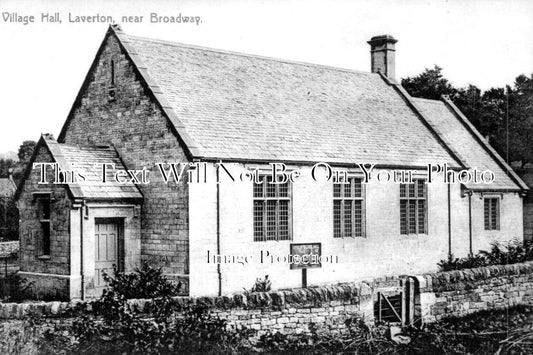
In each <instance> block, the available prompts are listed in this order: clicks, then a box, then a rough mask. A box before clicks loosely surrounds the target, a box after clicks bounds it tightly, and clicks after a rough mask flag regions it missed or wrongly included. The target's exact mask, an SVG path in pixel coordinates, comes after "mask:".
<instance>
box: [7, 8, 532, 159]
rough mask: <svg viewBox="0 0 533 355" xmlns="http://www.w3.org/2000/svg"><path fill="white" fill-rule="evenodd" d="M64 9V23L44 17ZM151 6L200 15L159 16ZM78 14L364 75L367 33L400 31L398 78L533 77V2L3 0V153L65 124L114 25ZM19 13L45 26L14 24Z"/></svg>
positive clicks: (458, 81) (491, 83) (151, 33)
mask: <svg viewBox="0 0 533 355" xmlns="http://www.w3.org/2000/svg"><path fill="white" fill-rule="evenodd" d="M56 12H58V13H59V16H60V19H61V20H62V22H61V23H51V22H46V21H45V22H42V14H43V13H44V14H46V13H48V14H51V15H53V14H54V13H56ZM151 13H154V14H157V16H175V17H177V16H179V15H180V14H181V16H195V17H196V16H198V17H200V22H199V23H198V24H190V23H188V24H183V23H181V24H177V23H162V22H152V21H151ZM69 14H70V18H71V19H75V17H76V16H94V15H97V14H99V15H104V16H112V17H113V19H114V20H115V21H116V22H117V23H120V24H121V26H122V29H123V30H124V31H125V32H126V33H129V34H133V35H139V36H144V37H152V38H159V39H164V40H169V41H175V42H181V43H187V44H193V45H200V46H205V47H212V48H219V49H225V50H231V51H236V52H242V53H248V54H259V55H266V56H269V57H276V58H283V59H289V60H296V61H303V62H310V63H317V64H324V65H329V66H335V67H341V68H348V69H355V70H362V71H369V70H370V54H369V46H368V44H367V43H366V41H368V40H369V39H370V38H371V37H372V36H375V35H381V34H390V35H393V36H394V37H395V38H397V39H398V43H397V44H396V73H397V77H398V78H404V77H407V76H414V75H417V74H419V73H421V72H422V71H423V70H424V69H425V68H431V67H433V66H434V65H435V64H437V65H439V66H441V67H442V68H443V72H444V75H445V77H446V78H448V79H449V80H451V81H452V83H453V84H454V85H456V86H459V87H460V86H465V85H468V84H474V85H476V86H478V87H480V88H481V89H483V90H485V89H488V88H490V87H495V86H500V87H501V86H504V85H506V84H512V83H513V82H514V79H515V78H516V77H517V76H518V75H519V74H526V75H531V74H532V73H533V38H532V35H531V34H532V33H533V1H531V0H469V1H462V0H447V1H446V0H371V1H363V0H361V1H340V0H337V1H335V0H322V1H296V0H284V1H281V0H280V1H254V0H247V1H237V0H229V1H220V0H217V1H215V0H196V1H181V0H169V1H165V0H160V1H146V0H145V1H138V0H133V1H132V0H129V1H119V0H115V1H109V0H107V1H105V0H102V1H100V0H98V1H90V0H86V1H84V2H83V3H82V2H81V1H80V2H77V1H66V0H49V1H26V0H0V15H1V16H0V153H3V152H7V151H17V150H18V147H19V145H20V144H21V143H22V141H24V140H38V139H39V136H40V134H41V133H52V134H54V136H55V137H57V135H58V134H59V131H60V130H61V127H62V125H63V123H64V121H65V119H66V117H67V115H68V112H69V111H70V108H71V107H72V103H73V102H74V99H75V97H76V95H77V93H78V90H79V89H80V87H81V84H82V82H83V80H84V78H85V75H86V74H87V71H88V69H89V67H90V65H91V63H92V61H93V59H94V56H95V54H96V51H97V49H98V47H99V45H100V43H101V41H102V39H103V37H104V34H105V32H106V30H107V28H108V23H79V22H69ZM13 15H15V16H13ZM18 16H22V17H23V18H24V16H27V17H29V16H34V22H33V23H27V24H24V23H23V22H11V21H10V20H9V19H10V18H13V17H18ZM123 16H143V22H142V23H125V22H123V18H122V17H123ZM50 17H53V16H50ZM6 19H7V20H6Z"/></svg>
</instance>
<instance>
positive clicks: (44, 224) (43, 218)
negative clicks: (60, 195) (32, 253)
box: [37, 196, 52, 258]
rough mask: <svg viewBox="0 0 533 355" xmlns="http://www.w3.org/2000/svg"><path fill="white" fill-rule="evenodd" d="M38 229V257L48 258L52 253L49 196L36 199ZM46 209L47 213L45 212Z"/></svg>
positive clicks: (50, 201)
mask: <svg viewBox="0 0 533 355" xmlns="http://www.w3.org/2000/svg"><path fill="white" fill-rule="evenodd" d="M37 202H38V209H37V213H38V216H39V225H40V226H41V229H40V248H39V251H40V255H39V256H40V257H45V258H47V257H50V255H51V253H52V199H51V197H50V196H43V197H39V198H38V199H37ZM45 206H48V207H47V211H46V210H45Z"/></svg>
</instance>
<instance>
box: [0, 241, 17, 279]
mask: <svg viewBox="0 0 533 355" xmlns="http://www.w3.org/2000/svg"><path fill="white" fill-rule="evenodd" d="M18 253H19V242H17V241H13V242H1V243H0V278H2V277H4V276H7V275H10V274H14V273H16V272H17V271H19V263H18Z"/></svg>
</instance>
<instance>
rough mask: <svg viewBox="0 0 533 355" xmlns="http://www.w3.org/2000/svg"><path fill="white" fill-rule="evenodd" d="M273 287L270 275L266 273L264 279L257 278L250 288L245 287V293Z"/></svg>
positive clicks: (268, 289) (264, 290) (262, 290)
mask: <svg viewBox="0 0 533 355" xmlns="http://www.w3.org/2000/svg"><path fill="white" fill-rule="evenodd" d="M271 289H272V283H271V282H270V280H269V279H268V275H265V278H264V279H260V278H257V279H255V284H254V285H253V286H252V288H251V289H250V290H246V289H244V293H250V292H268V291H270V290H271Z"/></svg>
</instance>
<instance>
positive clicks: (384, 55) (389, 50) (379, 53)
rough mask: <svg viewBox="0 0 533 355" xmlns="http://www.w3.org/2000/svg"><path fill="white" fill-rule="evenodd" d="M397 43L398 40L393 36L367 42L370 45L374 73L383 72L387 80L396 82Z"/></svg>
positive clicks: (374, 38) (373, 38)
mask: <svg viewBox="0 0 533 355" xmlns="http://www.w3.org/2000/svg"><path fill="white" fill-rule="evenodd" d="M396 42H398V40H397V39H395V38H394V37H392V36H391V35H381V36H374V37H372V38H371V39H370V41H368V42H367V43H368V44H370V58H371V70H372V73H378V72H381V73H382V74H383V75H385V76H386V77H387V78H389V79H391V80H396V58H395V52H396V49H395V44H396Z"/></svg>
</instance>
